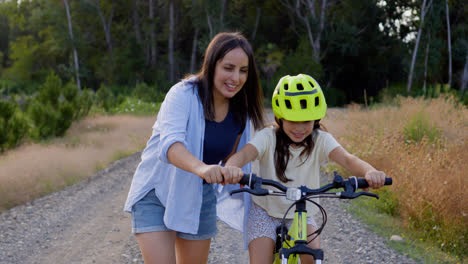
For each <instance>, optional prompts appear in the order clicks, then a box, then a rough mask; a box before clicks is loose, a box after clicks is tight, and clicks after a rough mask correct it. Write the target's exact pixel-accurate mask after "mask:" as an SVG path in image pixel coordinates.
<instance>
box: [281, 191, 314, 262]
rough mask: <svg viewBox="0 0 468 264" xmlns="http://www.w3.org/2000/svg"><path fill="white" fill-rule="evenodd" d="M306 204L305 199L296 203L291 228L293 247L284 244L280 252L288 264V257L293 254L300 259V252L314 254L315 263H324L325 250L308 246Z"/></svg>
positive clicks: (282, 260)
mask: <svg viewBox="0 0 468 264" xmlns="http://www.w3.org/2000/svg"><path fill="white" fill-rule="evenodd" d="M305 205H306V202H305V201H304V200H302V201H298V202H297V204H296V211H295V213H294V214H295V217H294V220H293V222H292V224H291V229H290V230H289V234H290V235H291V240H292V241H290V244H291V242H292V245H291V248H287V247H286V246H287V244H286V245H285V244H283V248H282V249H281V250H280V252H279V253H280V256H281V264H288V259H289V257H290V256H291V255H293V256H292V257H293V258H296V259H297V260H298V259H299V255H298V254H308V255H312V256H313V257H314V259H315V264H321V263H322V260H323V251H322V250H321V249H312V248H309V247H308V246H307V210H306V209H305ZM290 263H291V262H290ZM293 263H297V262H293Z"/></svg>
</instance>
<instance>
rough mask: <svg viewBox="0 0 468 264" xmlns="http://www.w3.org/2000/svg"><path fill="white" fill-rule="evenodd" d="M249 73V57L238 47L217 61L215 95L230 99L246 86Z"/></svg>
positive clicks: (215, 96) (219, 97)
mask: <svg viewBox="0 0 468 264" xmlns="http://www.w3.org/2000/svg"><path fill="white" fill-rule="evenodd" d="M248 73H249V57H248V56H247V53H245V51H244V50H243V49H242V48H240V47H238V48H235V49H232V50H231V51H229V52H228V53H226V55H225V56H224V57H223V58H222V59H220V60H218V61H217V62H216V68H215V73H214V81H213V82H214V89H213V97H214V98H215V100H216V98H218V99H229V98H232V97H234V95H236V94H237V93H238V92H239V91H240V90H241V89H242V87H243V86H244V83H245V81H246V80H247V76H248Z"/></svg>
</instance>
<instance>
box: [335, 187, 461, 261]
mask: <svg viewBox="0 0 468 264" xmlns="http://www.w3.org/2000/svg"><path fill="white" fill-rule="evenodd" d="M379 196H380V199H379V200H375V199H368V198H362V199H356V200H353V201H352V202H351V203H348V204H346V205H343V206H344V207H345V208H346V210H348V211H349V212H350V213H351V214H353V215H354V216H355V217H356V218H357V219H359V220H360V221H361V222H363V223H365V224H366V225H367V227H368V228H369V229H370V230H371V231H372V232H374V233H376V234H378V235H380V236H381V237H384V238H387V245H388V246H390V247H391V248H394V249H395V250H397V251H398V252H400V253H401V254H406V255H408V256H409V257H411V258H413V259H415V260H417V261H419V262H421V263H425V264H467V263H468V260H467V259H465V260H462V259H460V258H459V257H458V256H453V255H450V254H449V253H446V252H443V251H441V250H440V249H439V247H438V245H437V244H436V243H434V242H431V241H426V240H424V238H423V236H422V234H421V232H420V231H418V230H410V229H407V228H405V226H404V225H403V223H402V222H401V219H400V218H397V217H393V216H391V215H389V214H387V213H385V212H382V209H381V208H386V206H384V205H383V204H384V203H386V202H387V201H388V200H391V199H387V197H386V194H385V193H382V192H380V193H379ZM393 235H398V236H400V237H401V238H402V239H403V240H402V241H391V240H390V238H391V236H393Z"/></svg>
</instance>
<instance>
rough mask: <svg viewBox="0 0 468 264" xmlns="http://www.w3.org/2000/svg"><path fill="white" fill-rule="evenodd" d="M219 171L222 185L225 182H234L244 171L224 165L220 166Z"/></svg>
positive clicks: (239, 178)
mask: <svg viewBox="0 0 468 264" xmlns="http://www.w3.org/2000/svg"><path fill="white" fill-rule="evenodd" d="M221 172H222V173H223V177H224V182H223V185H226V184H236V183H238V182H239V181H240V180H241V179H242V176H244V172H243V171H242V170H241V169H240V168H239V167H235V166H225V167H223V168H222V170H221Z"/></svg>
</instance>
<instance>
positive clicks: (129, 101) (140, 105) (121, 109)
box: [90, 97, 161, 116]
mask: <svg viewBox="0 0 468 264" xmlns="http://www.w3.org/2000/svg"><path fill="white" fill-rule="evenodd" d="M160 107H161V102H151V103H149V102H144V101H142V100H139V99H137V98H134V97H126V98H125V100H123V102H122V103H121V104H119V105H118V106H115V107H112V108H110V109H109V111H105V110H104V108H101V107H96V106H95V105H93V107H92V108H91V111H90V112H91V113H98V114H112V115H119V114H131V115H136V116H150V115H155V114H157V113H158V111H159V108H160Z"/></svg>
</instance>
